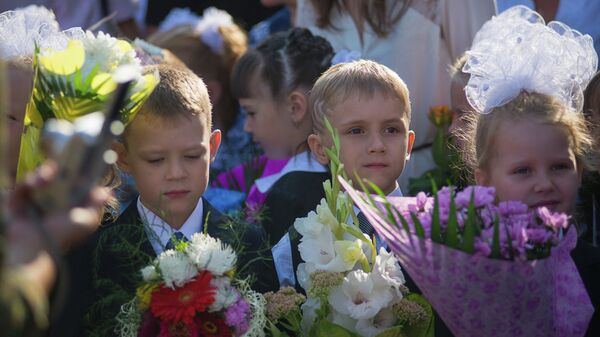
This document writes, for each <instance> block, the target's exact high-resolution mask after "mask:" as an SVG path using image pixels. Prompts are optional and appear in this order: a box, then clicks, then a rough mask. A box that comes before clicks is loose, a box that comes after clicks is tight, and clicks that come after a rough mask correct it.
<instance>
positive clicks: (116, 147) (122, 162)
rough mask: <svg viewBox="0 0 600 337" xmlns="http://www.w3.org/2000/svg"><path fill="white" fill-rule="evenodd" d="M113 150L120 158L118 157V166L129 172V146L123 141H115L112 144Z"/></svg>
mask: <svg viewBox="0 0 600 337" xmlns="http://www.w3.org/2000/svg"><path fill="white" fill-rule="evenodd" d="M111 148H112V150H113V151H115V152H116V153H117V155H118V156H119V159H117V166H118V167H119V169H120V170H121V171H123V172H126V173H129V159H128V153H127V148H126V147H125V144H123V143H122V142H118V141H114V142H113V143H112V146H111Z"/></svg>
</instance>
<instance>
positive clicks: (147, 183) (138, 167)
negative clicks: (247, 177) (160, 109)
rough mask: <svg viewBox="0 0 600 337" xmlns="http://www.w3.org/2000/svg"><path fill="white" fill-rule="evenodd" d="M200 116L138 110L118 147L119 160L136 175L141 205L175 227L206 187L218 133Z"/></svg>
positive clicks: (217, 143)
mask: <svg viewBox="0 0 600 337" xmlns="http://www.w3.org/2000/svg"><path fill="white" fill-rule="evenodd" d="M204 123H205V122H204V121H203V120H200V118H197V117H192V118H189V119H188V118H185V117H180V118H174V119H169V120H165V119H164V118H160V117H156V116H139V117H137V118H135V119H134V120H133V122H132V123H131V125H130V126H129V127H128V129H127V135H126V142H127V145H126V146H120V147H119V164H120V165H119V166H120V167H121V168H122V169H123V170H124V171H126V172H129V173H130V174H131V175H132V176H133V178H134V179H135V184H136V187H137V189H138V191H139V193H140V198H141V201H142V203H143V204H144V206H146V207H147V208H149V209H150V210H151V211H152V212H154V213H155V214H156V215H158V216H160V217H161V218H162V219H163V220H165V221H166V222H167V223H169V225H171V226H173V227H175V228H179V227H181V225H183V223H184V222H185V220H186V219H187V218H188V217H189V215H190V214H191V213H192V211H193V210H194V208H195V207H196V205H197V203H198V200H199V199H200V197H202V194H203V193H204V191H205V190H206V186H207V184H208V173H209V164H210V161H211V160H212V159H213V158H214V156H215V155H216V153H217V150H218V148H219V144H220V141H221V134H220V132H219V131H214V132H213V133H212V134H211V133H210V131H209V130H208V128H207V127H206V126H205V125H204Z"/></svg>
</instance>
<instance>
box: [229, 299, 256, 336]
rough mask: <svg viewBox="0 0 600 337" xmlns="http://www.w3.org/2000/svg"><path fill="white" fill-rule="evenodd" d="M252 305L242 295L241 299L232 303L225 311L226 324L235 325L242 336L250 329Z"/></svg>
mask: <svg viewBox="0 0 600 337" xmlns="http://www.w3.org/2000/svg"><path fill="white" fill-rule="evenodd" d="M248 316H250V305H249V304H248V302H246V300H244V299H243V298H241V297H240V299H239V301H237V302H235V303H233V304H232V305H230V306H229V307H228V308H227V310H226V311H225V324H227V325H228V326H230V327H235V332H236V335H238V336H241V335H243V334H244V333H245V332H246V331H248V328H249V325H248V321H249V320H250V317H248Z"/></svg>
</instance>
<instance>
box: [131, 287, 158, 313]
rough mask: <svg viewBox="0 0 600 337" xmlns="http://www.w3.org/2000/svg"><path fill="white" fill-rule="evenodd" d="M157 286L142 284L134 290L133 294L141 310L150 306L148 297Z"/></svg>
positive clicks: (149, 297)
mask: <svg viewBox="0 0 600 337" xmlns="http://www.w3.org/2000/svg"><path fill="white" fill-rule="evenodd" d="M157 288H158V284H144V285H142V286H140V287H138V288H137V289H136V291H135V296H136V297H137V299H138V304H139V306H140V309H141V310H146V309H148V308H149V307H150V299H152V292H154V290H156V289H157Z"/></svg>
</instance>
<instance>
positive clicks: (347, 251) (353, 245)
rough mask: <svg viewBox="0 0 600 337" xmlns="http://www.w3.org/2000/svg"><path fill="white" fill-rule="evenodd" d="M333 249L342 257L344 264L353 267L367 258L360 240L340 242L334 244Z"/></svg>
mask: <svg viewBox="0 0 600 337" xmlns="http://www.w3.org/2000/svg"><path fill="white" fill-rule="evenodd" d="M333 247H334V250H335V251H336V253H337V254H338V255H340V256H341V258H342V261H344V264H349V265H352V264H354V263H356V262H357V261H359V260H361V259H363V258H366V257H365V253H364V252H363V250H362V247H361V244H360V240H354V241H349V240H339V241H336V242H334V243H333Z"/></svg>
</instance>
